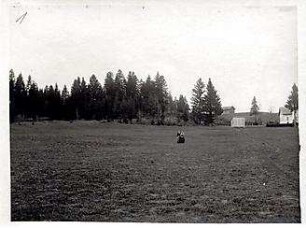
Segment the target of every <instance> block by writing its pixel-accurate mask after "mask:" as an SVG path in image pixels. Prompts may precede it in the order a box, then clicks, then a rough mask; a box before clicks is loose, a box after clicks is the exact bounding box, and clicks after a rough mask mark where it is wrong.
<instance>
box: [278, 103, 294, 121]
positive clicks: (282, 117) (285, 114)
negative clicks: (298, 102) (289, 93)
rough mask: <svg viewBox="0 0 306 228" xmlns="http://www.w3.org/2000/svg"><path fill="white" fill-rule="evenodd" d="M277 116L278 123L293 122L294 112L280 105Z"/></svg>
mask: <svg viewBox="0 0 306 228" xmlns="http://www.w3.org/2000/svg"><path fill="white" fill-rule="evenodd" d="M278 116H279V124H293V120H294V113H292V112H291V111H290V110H289V109H288V108H285V107H280V108H279V112H278Z"/></svg>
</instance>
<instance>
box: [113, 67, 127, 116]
mask: <svg viewBox="0 0 306 228" xmlns="http://www.w3.org/2000/svg"><path fill="white" fill-rule="evenodd" d="M114 85H115V94H116V95H115V100H114V115H115V118H119V119H120V121H122V119H124V121H125V122H126V116H125V113H124V112H125V110H124V108H123V100H124V97H125V95H126V88H125V85H126V81H125V78H124V75H123V73H122V71H121V70H118V72H117V74H116V77H115V83H114Z"/></svg>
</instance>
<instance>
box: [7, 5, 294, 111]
mask: <svg viewBox="0 0 306 228" xmlns="http://www.w3.org/2000/svg"><path fill="white" fill-rule="evenodd" d="M39 2H40V4H37V3H36V4H27V5H26V4H17V5H14V4H12V5H11V7H10V8H11V11H10V20H11V22H10V25H11V26H10V37H11V41H10V43H11V51H10V54H11V56H10V66H11V68H12V69H14V71H15V73H16V74H19V73H20V72H22V74H23V75H24V77H27V76H28V75H29V74H30V75H31V76H32V78H33V79H34V81H36V82H37V83H38V85H39V87H44V86H45V85H47V84H48V85H50V84H53V85H54V84H55V82H57V83H58V85H59V87H60V89H61V88H62V87H63V85H64V84H66V85H67V86H68V87H69V88H70V86H71V84H72V82H73V80H74V79H75V78H76V77H77V76H80V77H84V78H85V80H86V81H87V82H88V80H89V77H90V76H91V75H92V74H95V75H96V76H97V77H98V79H99V81H100V82H101V83H102V84H103V82H104V78H105V75H106V73H107V72H108V71H112V72H113V73H116V72H117V70H118V69H121V70H122V71H123V72H124V73H125V75H127V73H128V71H134V72H135V74H136V75H137V76H138V78H142V79H145V78H146V77H147V75H151V76H152V77H154V76H155V75H156V72H157V71H159V72H160V74H162V75H164V76H165V78H166V80H167V83H168V87H169V89H170V91H171V93H172V95H173V96H179V94H183V95H185V96H187V99H188V100H190V98H191V94H192V88H193V86H194V84H195V82H196V80H197V79H198V78H199V77H201V78H202V79H203V81H204V82H205V84H206V83H207V81H208V78H209V77H210V78H211V79H212V82H213V84H214V85H215V88H216V89H217V91H218V94H219V95H220V97H221V101H222V105H223V106H229V105H233V106H234V107H235V108H236V110H237V111H249V110H250V106H251V100H252V98H253V96H256V98H257V100H258V102H259V105H260V109H261V110H262V111H270V109H271V108H272V110H273V111H274V112H277V111H278V108H279V107H280V106H283V105H284V104H285V102H286V100H287V97H288V95H289V94H290V91H291V87H292V85H293V83H294V82H296V83H297V69H296V68H297V50H296V48H297V44H296V42H297V41H296V40H297V38H296V8H294V7H288V6H282V7H272V6H271V7H267V6H264V7H249V6H248V7H246V6H242V5H237V4H232V5H224V4H223V5H221V4H218V5H211V4H203V3H201V2H200V1H188V2H187V1H186V2H183V1H175V3H174V2H173V1H166V2H161V1H160V2H153V1H136V2H132V1H131V2H129V4H123V2H121V1H103V2H102V3H99V4H98V3H97V2H95V1H93V2H89V3H87V4H86V3H84V1H74V3H71V4H54V3H53V4H46V3H44V4H43V1H39ZM25 12H27V15H26V16H25V18H24V19H23V21H22V22H21V20H19V21H18V22H17V23H16V20H17V19H18V18H19V17H20V16H21V15H22V14H24V13H25ZM20 22H21V23H20Z"/></svg>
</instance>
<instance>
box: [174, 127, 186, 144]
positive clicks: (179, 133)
mask: <svg viewBox="0 0 306 228" xmlns="http://www.w3.org/2000/svg"><path fill="white" fill-rule="evenodd" d="M176 139H177V143H184V142H185V136H184V132H183V131H182V130H179V131H177V133H176Z"/></svg>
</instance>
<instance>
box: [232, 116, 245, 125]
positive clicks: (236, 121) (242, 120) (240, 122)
mask: <svg viewBox="0 0 306 228" xmlns="http://www.w3.org/2000/svg"><path fill="white" fill-rule="evenodd" d="M231 127H245V118H242V117H240V118H238V117H234V118H233V119H232V120H231Z"/></svg>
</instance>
